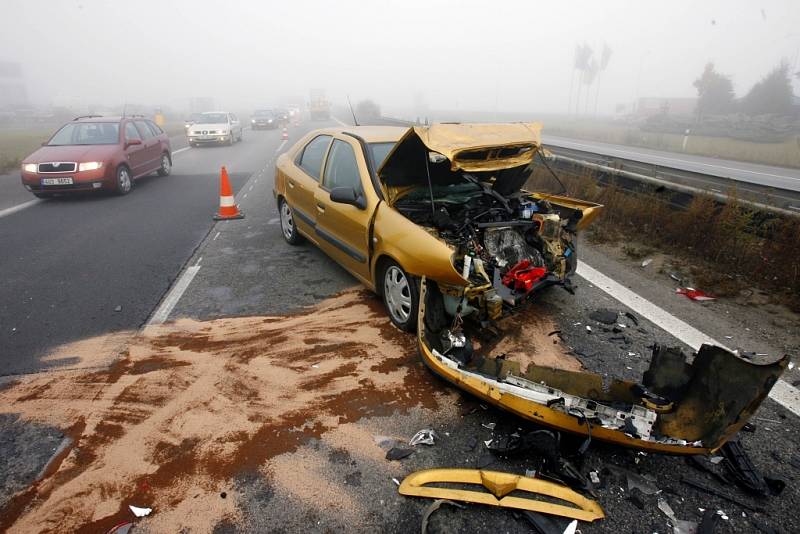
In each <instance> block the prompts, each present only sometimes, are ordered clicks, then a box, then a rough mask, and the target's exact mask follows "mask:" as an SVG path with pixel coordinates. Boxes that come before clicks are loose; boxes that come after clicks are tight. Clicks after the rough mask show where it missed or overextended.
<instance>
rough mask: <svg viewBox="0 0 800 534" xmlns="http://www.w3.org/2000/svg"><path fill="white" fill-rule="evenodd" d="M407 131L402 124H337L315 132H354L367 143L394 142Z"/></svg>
mask: <svg viewBox="0 0 800 534" xmlns="http://www.w3.org/2000/svg"><path fill="white" fill-rule="evenodd" d="M407 131H408V128H407V127H404V126H347V125H344V126H339V127H336V128H322V129H320V130H317V131H316V132H315V133H317V134H329V135H342V134H345V133H351V134H356V135H357V136H359V137H361V138H363V139H364V141H366V142H367V143H390V142H391V143H395V142H397V141H399V140H400V138H401V137H403V134H404V133H406V132H407Z"/></svg>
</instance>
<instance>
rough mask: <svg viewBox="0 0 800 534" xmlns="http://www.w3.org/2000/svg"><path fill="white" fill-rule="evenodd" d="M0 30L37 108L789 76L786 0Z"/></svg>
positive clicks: (488, 103) (176, 11) (271, 5)
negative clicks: (586, 74) (583, 74)
mask: <svg viewBox="0 0 800 534" xmlns="http://www.w3.org/2000/svg"><path fill="white" fill-rule="evenodd" d="M762 9H763V11H764V14H763V15H762ZM0 21H2V22H0V24H2V31H1V32H0V60H6V61H17V62H20V63H21V64H22V66H23V69H24V73H25V79H26V83H27V87H28V93H29V95H30V97H31V99H32V100H33V101H34V103H36V104H38V105H47V104H50V103H57V102H65V101H66V102H81V103H89V102H91V103H99V104H108V105H114V104H118V103H119V102H135V103H146V104H155V105H159V104H160V105H165V106H172V107H175V108H186V107H187V106H188V98H189V97H206V96H208V97H213V98H214V99H215V101H216V102H217V103H218V107H230V108H233V107H237V109H241V108H242V107H251V106H252V107H256V106H272V105H276V104H278V103H285V102H286V101H287V100H290V99H291V100H292V101H294V102H297V103H302V102H303V101H305V100H307V98H308V90H309V89H310V88H320V89H323V90H325V92H326V93H327V95H328V97H329V98H330V99H331V100H333V101H334V102H335V103H340V102H344V98H345V95H346V94H348V93H349V94H350V95H351V98H352V99H353V100H354V101H356V100H359V99H362V98H367V97H371V98H373V99H374V100H376V101H377V102H378V103H379V104H381V105H382V106H383V107H384V108H385V109H388V108H404V107H411V106H412V105H413V103H414V97H415V94H421V95H423V97H424V100H425V102H426V103H427V104H428V105H429V106H430V107H431V108H434V109H465V110H487V111H491V110H494V109H497V110H500V111H535V112H555V113H560V112H564V111H566V108H567V100H568V93H569V86H570V77H571V74H572V61H573V54H574V49H575V46H576V45H577V44H579V43H583V42H586V43H588V44H589V45H590V46H592V47H593V48H594V49H595V50H596V51H598V53H599V51H600V50H601V48H602V45H603V43H607V44H608V46H610V47H611V49H612V50H613V55H612V57H611V61H610V64H609V66H608V69H607V70H606V71H605V72H604V73H603V74H602V80H601V87H600V109H601V111H604V112H610V111H612V110H613V108H614V106H615V105H616V104H618V103H626V102H630V101H632V100H633V99H634V98H635V97H636V96H670V97H681V96H695V90H694V88H693V87H692V81H693V80H694V79H695V78H697V77H698V76H699V74H700V72H701V71H702V69H703V65H704V64H705V63H706V62H708V61H713V62H715V64H716V65H717V68H718V70H720V71H721V72H723V73H725V74H728V75H730V76H731V77H732V79H733V83H734V88H735V90H736V92H737V95H738V96H741V95H742V94H744V93H745V92H746V91H747V90H748V89H749V88H750V86H751V85H752V84H753V83H754V82H756V81H758V80H759V79H760V78H761V77H762V76H763V75H764V74H765V73H766V72H767V71H769V70H770V69H771V68H773V67H774V66H776V65H777V64H778V63H779V62H780V61H781V59H786V60H787V61H789V63H790V65H791V66H793V67H798V65H797V58H798V51H799V50H800V4H798V2H797V1H796V0H780V1H763V2H754V1H735V2H734V1H723V0H716V1H703V2H696V1H678V0H671V1H661V2H639V1H630V2H624V1H603V2H597V1H593V2H566V1H565V2H531V1H527V2H523V1H520V2H500V1H497V0H493V1H470V2H443V1H412V0H406V1H403V2H382V1H373V2H366V1H365V2H347V1H338V2H322V1H319V2H317V1H300V0H284V1H283V2H260V1H259V2H255V1H251V2H244V1H236V0H228V1H213V2H210V1H206V0H193V1H173V0H161V1H153V0H136V1H133V2H124V1H116V0H114V1H112V0H63V1H61V0H47V1H45V0H0ZM796 70H799V69H798V68H794V69H793V71H796ZM797 92H800V88H798V90H797ZM298 101H299V102H298Z"/></svg>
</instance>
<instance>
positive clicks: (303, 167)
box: [286, 135, 331, 239]
mask: <svg viewBox="0 0 800 534" xmlns="http://www.w3.org/2000/svg"><path fill="white" fill-rule="evenodd" d="M330 143H331V136H330V135H318V136H317V137H315V138H313V139H312V140H311V141H309V142H308V143H307V144H306V146H305V147H303V150H302V151H300V153H299V154H298V155H297V158H296V159H295V164H294V165H293V166H292V168H291V170H290V172H289V173H287V175H286V200H287V202H289V206H291V208H292V212H293V214H294V220H295V224H297V225H298V226H299V227H300V228H301V229H302V230H303V232H304V233H306V234H308V235H310V236H312V238H313V239H316V236H315V233H314V232H315V227H316V224H317V208H316V202H315V199H314V195H315V193H316V191H317V189H318V187H319V180H320V176H321V175H322V164H323V162H324V161H325V155H326V154H327V152H328V146H329V145H330Z"/></svg>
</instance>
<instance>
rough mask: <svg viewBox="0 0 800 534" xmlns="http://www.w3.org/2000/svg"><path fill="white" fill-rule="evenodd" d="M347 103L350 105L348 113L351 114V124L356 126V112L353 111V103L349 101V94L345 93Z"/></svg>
mask: <svg viewBox="0 0 800 534" xmlns="http://www.w3.org/2000/svg"><path fill="white" fill-rule="evenodd" d="M347 105H348V106H350V113H352V114H353V124H355V125H356V126H358V125H359V124H358V119H356V112H355V111H353V104H351V103H350V95H347Z"/></svg>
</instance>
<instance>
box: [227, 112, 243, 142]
mask: <svg viewBox="0 0 800 534" xmlns="http://www.w3.org/2000/svg"><path fill="white" fill-rule="evenodd" d="M228 117H229V120H230V123H231V135H233V136H234V139H238V138H239V137H241V136H242V123H241V122H239V119H238V118H237V117H236V115H234V114H233V113H229V114H228Z"/></svg>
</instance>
